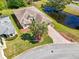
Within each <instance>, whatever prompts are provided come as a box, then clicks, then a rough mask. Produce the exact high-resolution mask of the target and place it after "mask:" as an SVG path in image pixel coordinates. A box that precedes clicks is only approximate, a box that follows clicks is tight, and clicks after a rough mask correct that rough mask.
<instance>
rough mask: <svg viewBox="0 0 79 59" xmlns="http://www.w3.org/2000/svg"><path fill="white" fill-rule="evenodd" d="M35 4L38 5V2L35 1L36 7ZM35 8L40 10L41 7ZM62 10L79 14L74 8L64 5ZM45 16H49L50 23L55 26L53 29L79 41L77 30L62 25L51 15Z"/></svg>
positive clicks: (78, 31)
mask: <svg viewBox="0 0 79 59" xmlns="http://www.w3.org/2000/svg"><path fill="white" fill-rule="evenodd" d="M41 2H42V1H41ZM37 6H38V3H37V5H36V6H35V7H37ZM37 8H38V9H39V10H40V11H42V9H41V8H39V7H37ZM64 11H65V12H68V13H71V14H74V15H78V16H79V11H77V10H76V9H75V10H74V9H73V8H72V7H69V6H66V8H65V9H64ZM42 12H43V11H42ZM43 13H45V12H43ZM45 14H46V13H45ZM46 15H47V14H46ZM47 16H48V17H49V18H50V20H51V21H52V24H53V25H54V26H55V29H56V30H57V31H59V32H62V33H64V34H66V35H67V36H69V37H71V38H72V39H74V41H77V42H79V30H76V29H72V28H69V27H66V26H64V25H62V24H60V23H58V22H56V20H55V19H53V18H52V17H50V16H49V15H47Z"/></svg>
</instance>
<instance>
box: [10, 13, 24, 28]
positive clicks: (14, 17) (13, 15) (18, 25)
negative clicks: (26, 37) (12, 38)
mask: <svg viewBox="0 0 79 59" xmlns="http://www.w3.org/2000/svg"><path fill="white" fill-rule="evenodd" d="M11 16H12V17H13V19H14V21H15V22H16V24H17V27H18V28H19V29H22V28H23V27H22V26H21V24H20V23H19V21H18V19H17V17H16V16H15V14H11Z"/></svg>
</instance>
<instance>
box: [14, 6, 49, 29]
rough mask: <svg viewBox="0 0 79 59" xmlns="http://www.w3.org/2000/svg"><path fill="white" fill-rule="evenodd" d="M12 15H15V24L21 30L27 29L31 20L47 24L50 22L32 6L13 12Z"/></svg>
mask: <svg viewBox="0 0 79 59" xmlns="http://www.w3.org/2000/svg"><path fill="white" fill-rule="evenodd" d="M14 15H15V18H16V19H17V21H16V22H18V23H20V24H19V26H20V27H22V29H26V28H28V26H29V25H30V24H31V20H32V19H33V18H35V19H36V20H38V21H45V22H47V23H48V22H50V21H49V20H48V18H47V16H45V15H44V14H43V13H42V12H40V11H39V10H38V9H37V8H35V7H34V6H32V7H27V8H22V9H18V10H14ZM18 23H17V25H18Z"/></svg>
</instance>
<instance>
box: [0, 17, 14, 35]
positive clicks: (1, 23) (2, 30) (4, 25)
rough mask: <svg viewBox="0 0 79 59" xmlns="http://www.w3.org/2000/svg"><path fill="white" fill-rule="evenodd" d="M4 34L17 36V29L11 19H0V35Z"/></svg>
mask: <svg viewBox="0 0 79 59" xmlns="http://www.w3.org/2000/svg"><path fill="white" fill-rule="evenodd" d="M2 34H8V35H9V34H15V29H14V27H13V25H12V23H11V21H10V19H9V17H7V16H6V17H0V35H2Z"/></svg>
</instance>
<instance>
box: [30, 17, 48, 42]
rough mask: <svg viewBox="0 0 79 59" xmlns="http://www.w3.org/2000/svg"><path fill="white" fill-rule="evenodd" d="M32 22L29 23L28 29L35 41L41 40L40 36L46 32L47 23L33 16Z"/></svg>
mask: <svg viewBox="0 0 79 59" xmlns="http://www.w3.org/2000/svg"><path fill="white" fill-rule="evenodd" d="M31 21H32V24H31V25H30V27H29V28H30V30H31V31H32V34H33V36H34V38H35V40H36V41H39V40H41V37H42V36H43V35H44V34H45V33H47V30H48V29H47V24H46V23H45V22H41V21H38V20H36V19H34V18H33V20H31Z"/></svg>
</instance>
